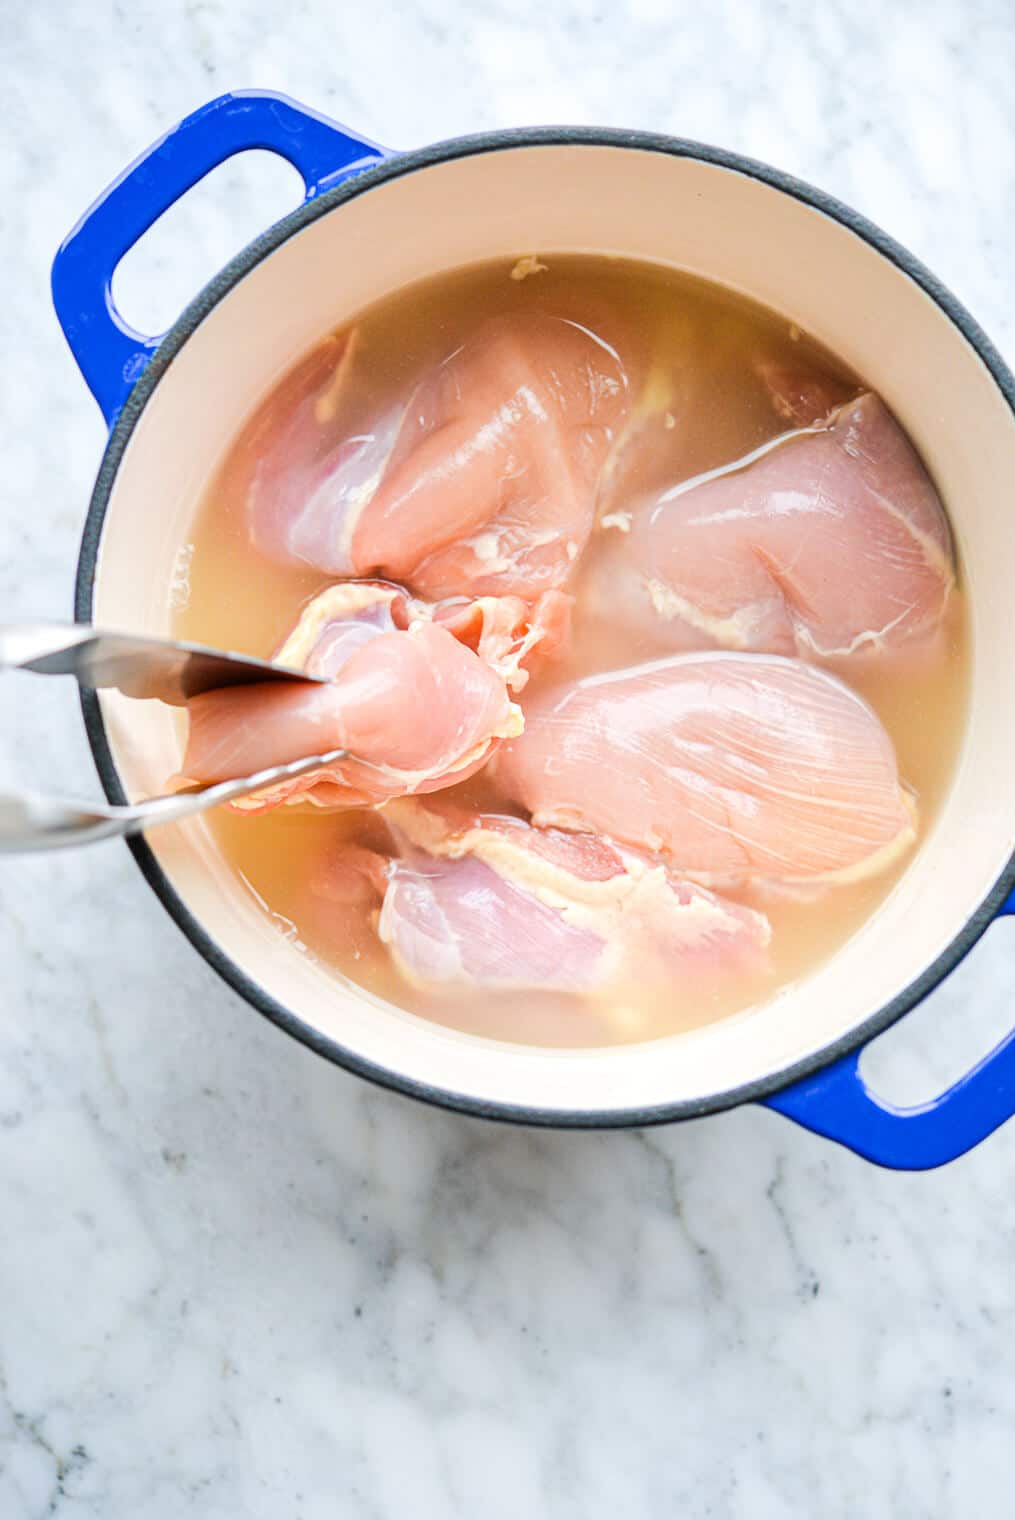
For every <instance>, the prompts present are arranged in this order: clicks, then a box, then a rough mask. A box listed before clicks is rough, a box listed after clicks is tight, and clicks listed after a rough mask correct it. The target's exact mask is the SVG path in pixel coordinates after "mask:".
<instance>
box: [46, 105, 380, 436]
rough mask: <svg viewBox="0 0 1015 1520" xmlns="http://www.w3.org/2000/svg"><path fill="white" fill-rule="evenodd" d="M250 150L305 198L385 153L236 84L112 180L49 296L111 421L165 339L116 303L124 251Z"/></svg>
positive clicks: (71, 239) (77, 233) (67, 244)
mask: <svg viewBox="0 0 1015 1520" xmlns="http://www.w3.org/2000/svg"><path fill="white" fill-rule="evenodd" d="M248 148H263V149H267V150H268V151H269V152H271V153H278V154H279V155H280V156H281V157H282V158H285V159H288V161H289V163H291V164H292V165H293V167H294V168H295V169H296V170H298V172H299V173H300V175H301V176H302V178H303V183H304V186H305V188H306V195H307V199H308V200H309V199H311V198H313V197H314V196H315V195H319V194H320V193H321V191H322V190H327V189H330V188H331V187H332V185H337V184H339V183H341V181H342V180H343V179H346V178H348V176H349V175H351V174H356V173H357V172H358V171H359V170H360V169H366V168H368V167H369V166H370V165H371V164H374V163H376V162H377V161H378V159H380V158H383V157H385V156H386V153H385V150H384V149H383V148H380V147H378V146H377V144H376V143H372V142H368V141H367V140H366V139H365V138H362V137H357V136H355V135H354V134H353V133H351V132H347V131H346V130H345V128H344V127H340V126H339V125H338V123H337V122H333V121H328V119H327V118H326V117H324V116H319V115H317V113H316V112H314V111H307V110H305V109H304V108H303V107H302V106H298V105H297V104H296V103H295V101H292V100H288V99H286V97H285V96H283V95H273V94H269V93H267V92H265V91H262V90H237V91H236V92H235V93H234V94H231V95H220V96H219V98H218V99H217V100H213V101H211V102H210V104H208V105H206V106H202V108H201V109H200V110H199V111H195V112H194V114H193V115H192V116H188V117H187V118H186V119H185V120H184V121H182V122H181V123H180V124H179V126H178V127H174V128H173V130H172V131H171V132H167V133H166V135H165V137H162V138H160V139H159V141H158V142H156V143H153V144H152V146H151V147H150V148H149V149H148V150H147V152H145V153H142V155H141V157H140V158H138V159H136V160H135V161H134V163H132V164H131V165H130V167H129V168H128V169H125V170H124V172H123V173H122V174H121V175H120V177H119V179H117V180H114V182H113V184H111V185H110V186H109V188H108V190H106V191H104V192H103V194H102V195H100V196H99V199H98V200H97V201H96V202H95V204H94V205H93V206H92V207H90V209H89V210H88V211H86V212H85V214H84V216H83V217H82V218H81V220H80V221H79V222H78V224H77V226H76V227H75V228H74V229H73V231H72V232H71V233H70V234H69V235H68V236H67V238H66V239H65V241H64V243H63V245H62V246H61V248H60V251H59V252H58V254H57V256H56V259H55V260H54V262H53V302H54V305H55V306H56V314H57V316H58V317H59V319H60V325H61V327H62V328H63V331H64V335H65V337H66V339H67V342H68V343H69V344H70V348H71V352H72V353H73V355H74V357H75V359H76V360H77V362H78V366H79V368H80V370H81V373H82V374H83V375H84V377H85V380H86V382H87V384H88V388H89V390H90V391H91V392H92V394H93V396H94V397H95V399H96V401H97V402H98V403H99V406H100V407H101V408H102V414H103V416H104V417H105V419H106V421H107V422H108V423H109V424H110V426H112V424H113V423H114V422H115V420H116V417H117V415H118V414H119V411H120V408H121V407H122V406H123V403H124V402H125V401H126V399H127V397H128V395H129V394H130V391H131V389H132V388H133V385H134V383H135V381H136V380H137V379H138V378H139V377H140V375H141V373H142V371H143V370H144V368H145V366H146V365H147V363H148V361H149V359H150V358H151V357H152V355H153V354H154V352H155V350H156V349H157V348H158V346H159V342H160V341H161V340H160V338H159V337H149V336H147V335H146V334H144V333H139V332H136V331H135V330H134V329H133V328H132V327H130V326H129V325H128V324H127V323H126V322H125V321H124V320H123V318H122V317H121V316H120V314H119V312H118V311H117V310H116V307H115V306H114V304H113V296H112V279H113V272H114V270H115V269H116V266H117V264H118V263H119V262H120V260H121V259H122V258H123V256H124V254H125V253H126V252H127V250H128V249H129V248H131V247H133V245H134V244H135V243H136V242H137V241H138V239H139V238H141V237H143V236H144V234H145V233H146V232H147V231H148V229H149V227H151V226H153V225H154V223H155V222H157V221H158V219H159V217H160V216H161V215H162V213H163V212H164V211H168V209H169V207H170V206H171V205H173V203H174V202H175V201H178V200H179V199H180V197H181V196H182V195H185V194H186V192H187V191H188V190H189V189H191V187H192V186H193V185H196V184H197V182H198V180H201V179H203V178H204V176H205V175H206V174H208V173H210V172H211V170H212V169H215V168H217V167H218V165H219V164H222V163H224V162H225V161H226V159H227V158H232V156H233V155H234V154H235V153H243V152H245V151H246V150H247V149H248Z"/></svg>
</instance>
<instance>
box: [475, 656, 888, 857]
mask: <svg viewBox="0 0 1015 1520" xmlns="http://www.w3.org/2000/svg"><path fill="white" fill-rule="evenodd" d="M493 764H494V775H495V778H496V780H497V782H498V783H499V784H500V785H501V786H503V787H504V789H505V791H506V793H507V794H508V796H510V797H512V798H514V799H515V800H516V801H517V802H518V803H520V804H522V805H523V806H524V807H525V808H527V809H528V811H529V812H530V813H531V814H532V817H533V821H534V822H535V823H537V824H540V825H544V826H555V827H560V828H568V829H579V830H581V829H586V830H592V831H594V832H597V833H604V834H608V835H610V836H611V837H612V838H614V839H617V840H621V841H623V842H624V843H625V844H627V845H631V846H634V847H635V848H637V849H643V850H656V851H659V852H660V853H661V854H662V855H663V857H664V858H665V859H666V861H667V862H668V863H669V865H670V866H671V867H672V868H673V869H674V870H676V871H679V872H680V873H681V874H686V875H688V876H691V877H693V878H695V879H696V880H698V881H705V882H708V883H710V884H712V885H718V886H723V885H739V884H743V883H751V882H770V883H818V882H834V881H836V880H840V881H845V880H852V879H856V878H858V877H861V876H863V875H866V874H869V873H873V872H875V871H877V870H879V869H882V868H883V867H884V866H886V865H887V864H888V863H889V861H891V860H894V859H896V858H897V857H898V855H899V853H900V852H901V851H902V850H904V849H905V848H907V847H908V846H909V844H910V843H911V842H912V840H913V838H914V833H915V830H914V807H913V804H912V802H911V800H910V799H909V798H908V796H907V795H906V794H905V793H904V791H903V790H902V788H901V786H900V784H899V776H898V769H897V766H896V760H895V752H894V749H893V746H892V742H891V740H890V738H889V737H888V734H887V733H886V732H885V730H884V728H883V727H882V726H881V723H880V722H879V720H878V718H877V717H876V715H875V714H874V712H872V710H871V709H870V708H869V707H868V706H867V704H866V703H865V702H863V701H862V700H861V698H860V697H858V696H856V695H855V694H854V693H853V692H852V691H850V689H849V688H848V687H847V686H845V685H844V684H843V683H842V682H841V681H839V680H837V679H836V678H835V677H834V676H831V675H828V674H827V673H826V672H824V671H822V670H818V669H816V668H814V667H813V666H808V665H804V664H802V663H801V662H800V661H797V660H788V659H780V658H777V657H771V656H765V655H733V654H706V655H685V656H675V657H671V658H669V659H665V660H658V661H656V662H654V663H651V664H648V665H642V666H638V667H636V668H634V669H630V670H622V671H617V672H613V673H610V674H607V675H601V676H594V677H589V678H587V679H586V680H582V681H575V682H570V683H568V684H565V685H562V686H559V687H557V688H551V689H549V690H544V691H542V692H540V693H539V695H538V696H537V697H535V698H534V699H533V700H531V701H530V702H528V703H527V704H526V710H525V732H524V734H523V735H522V736H521V737H520V738H518V739H516V740H514V741H512V742H511V743H510V744H508V745H506V746H505V747H504V749H503V750H502V751H501V752H500V754H499V755H498V756H497V757H496V759H495V760H494V762H493Z"/></svg>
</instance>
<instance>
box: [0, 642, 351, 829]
mask: <svg viewBox="0 0 1015 1520" xmlns="http://www.w3.org/2000/svg"><path fill="white" fill-rule="evenodd" d="M0 670H29V671H34V672H35V673H36V674H37V675H43V676H63V675H68V676H73V677H74V678H75V680H76V681H77V683H78V685H79V686H84V687H91V688H95V689H98V690H104V689H107V688H110V687H113V688H115V689H116V690H117V691H121V692H123V693H124V695H125V696H128V697H138V698H154V699H156V700H157V701H160V702H167V703H169V704H170V705H171V706H173V707H182V706H184V705H185V704H186V703H187V702H188V701H189V700H190V699H191V697H196V696H199V695H200V694H201V693H202V692H205V691H215V690H217V689H219V688H221V687H224V686H249V685H253V684H254V683H255V682H260V681H308V682H311V683H313V684H316V685H320V684H322V679H321V677H319V676H311V675H307V674H306V672H305V671H302V670H289V669H287V668H286V667H285V666H284V665H274V664H272V663H271V662H270V661H268V660H255V659H252V658H251V657H250V656H249V655H243V654H231V653H226V652H224V651H223V650H219V649H209V648H207V647H206V646H205V645H203V644H186V643H177V642H174V641H172V640H170V639H147V638H136V637H135V636H134V635H133V634H128V633H105V632H102V631H100V630H99V629H97V628H92V627H91V626H90V625H89V624H87V623H16V624H6V625H0ZM345 758H346V751H345V750H341V749H337V750H331V751H329V752H328V753H327V754H323V755H310V756H308V757H307V758H306V759H303V760H294V761H293V762H291V763H290V764H289V765H273V766H272V767H271V768H270V769H269V770H263V771H258V772H256V774H254V775H252V776H242V777H239V778H237V779H235V780H231V781H217V782H214V783H212V784H211V785H209V786H188V787H184V788H183V789H182V790H180V791H178V792H172V793H170V794H169V795H167V796H164V797H148V798H146V799H145V800H144V801H143V802H135V803H129V804H126V805H123V806H117V805H116V804H115V803H105V802H78V801H75V800H73V799H70V798H61V797H49V796H45V795H43V794H41V793H37V792H30V791H24V792H21V791H19V792H6V793H2V792H0V854H11V853H15V852H20V851H35V850H54V849H62V848H65V847H67V846H71V845H79V844H92V843H94V842H96V841H98V840H100V839H114V838H117V837H119V836H120V835H125V834H139V833H141V832H142V830H144V829H149V828H152V827H153V826H154V825H156V824H160V823H175V822H177V820H179V819H181V818H190V817H193V815H194V814H195V813H203V812H204V810H205V809H206V808H211V807H216V806H218V804H219V803H222V802H233V801H235V800H236V799H237V798H239V797H247V796H249V795H250V793H251V792H259V791H260V790H261V789H262V788H263V787H270V786H275V785H277V784H278V783H279V782H281V781H290V780H292V779H293V778H295V777H296V776H305V775H306V774H307V773H308V772H310V771H315V770H319V769H320V768H321V767H322V766H326V765H333V764H335V763H336V762H337V761H339V760H344V759H345Z"/></svg>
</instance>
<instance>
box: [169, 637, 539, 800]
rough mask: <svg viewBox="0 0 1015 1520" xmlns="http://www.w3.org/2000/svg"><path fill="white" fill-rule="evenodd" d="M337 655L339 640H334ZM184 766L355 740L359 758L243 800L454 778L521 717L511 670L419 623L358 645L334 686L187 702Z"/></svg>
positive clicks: (408, 786) (420, 787) (238, 767)
mask: <svg viewBox="0 0 1015 1520" xmlns="http://www.w3.org/2000/svg"><path fill="white" fill-rule="evenodd" d="M332 651H333V655H334V657H335V658H337V655H336V654H335V646H334V644H333V646H332ZM188 715H189V718H190V733H189V737H188V740H187V749H186V754H185V756H184V763H183V771H184V774H185V775H186V776H187V777H188V778H189V779H190V780H192V781H205V782H210V781H221V780H225V779H227V778H228V777H231V776H244V775H249V774H250V773H252V772H254V771H257V770H260V769H262V768H263V767H265V766H270V765H282V764H284V763H286V762H287V761H290V760H298V759H300V758H301V757H302V756H306V755H315V754H323V753H326V752H328V751H330V750H333V749H346V750H348V751H349V752H350V754H351V755H354V756H356V757H357V758H356V759H355V760H353V759H350V760H346V761H343V762H342V763H341V764H340V765H338V766H336V767H335V768H334V770H329V771H321V772H315V773H314V774H313V775H310V776H304V777H300V778H298V779H297V780H295V781H289V782H286V783H284V784H283V785H282V786H279V787H275V788H273V789H272V790H271V791H269V792H260V793H257V794H255V795H254V796H252V797H249V798H246V799H244V801H242V802H239V803H235V804H233V806H234V807H237V808H239V809H241V810H243V811H246V812H264V811H265V810H266V809H268V808H272V807H277V806H278V805H279V804H280V803H282V802H288V801H301V802H302V801H309V802H315V803H317V804H319V805H321V806H326V807H355V806H363V805H365V804H366V805H369V804H374V803H377V802H382V801H384V800H385V799H386V798H388V797H393V796H400V795H404V794H407V793H410V792H426V791H431V790H434V789H435V788H437V787H441V786H450V785H451V783H452V782H453V781H461V780H463V779H464V778H465V777H466V776H470V775H472V774H473V772H474V771H476V770H478V769H479V767H480V766H481V765H483V764H484V763H485V762H486V760H487V759H488V758H489V756H490V754H491V753H492V751H493V749H494V748H495V747H496V744H497V742H498V741H499V740H500V739H502V738H505V737H507V736H510V735H512V734H517V733H518V732H520V730H521V726H522V720H521V713H520V711H519V709H518V708H517V707H516V706H515V704H514V703H513V702H511V701H510V699H509V697H508V692H507V687H506V685H505V683H504V679H503V677H502V676H500V675H498V674H497V672H496V671H494V670H492V669H491V667H490V666H489V665H487V664H485V663H484V661H483V660H481V659H480V658H479V656H478V655H477V654H475V653H474V652H473V651H472V650H471V649H469V648H468V646H467V645H465V644H463V643H461V642H460V641H459V640H458V639H456V638H455V637H454V635H453V634H452V633H450V632H449V631H448V630H447V629H446V628H440V627H437V626H435V625H434V624H432V623H426V622H417V623H413V624H412V625H411V626H410V627H409V628H408V629H407V630H405V631H382V632H379V633H377V634H376V636H374V637H372V638H370V639H369V640H368V641H367V642H365V643H362V644H361V645H360V646H359V647H357V648H353V649H352V651H351V652H349V653H347V654H346V657H345V658H344V659H342V661H341V665H340V668H339V669H338V671H337V674H335V676H334V678H333V679H332V680H331V681H330V682H329V683H328V684H327V685H324V686H308V685H306V684H305V683H303V682H297V681H294V682H293V683H292V685H289V684H288V683H285V682H281V681H275V682H268V683H266V684H264V685H255V686H242V687H230V688H228V689H226V690H223V691H212V692H206V693H205V694H204V695H203V696H200V697H196V698H194V699H193V700H192V701H191V702H190V703H189V704H188Z"/></svg>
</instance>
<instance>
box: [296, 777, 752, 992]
mask: <svg viewBox="0 0 1015 1520" xmlns="http://www.w3.org/2000/svg"><path fill="white" fill-rule="evenodd" d="M384 817H385V819H386V821H387V823H388V825H389V827H390V828H391V829H392V830H393V833H394V837H395V840H396V841H397V846H398V852H399V853H398V858H396V859H393V860H391V862H390V863H389V864H388V866H387V882H386V886H385V887H384V889H383V906H382V908H381V913H380V918H379V922H378V933H379V935H380V938H381V939H382V941H383V942H384V943H385V944H386V945H388V946H389V948H390V950H391V952H392V955H393V956H394V959H395V961H396V963H397V964H398V965H399V967H400V968H401V970H402V971H403V972H404V973H405V974H406V975H407V976H408V977H410V978H411V979H412V980H413V981H415V982H417V983H422V984H426V985H446V984H458V985H463V984H464V985H475V986H481V987H485V988H489V989H495V988H496V989H501V990H504V989H511V988H517V989H523V988H524V989H530V990H543V991H556V992H566V993H581V994H587V995H588V994H603V993H606V992H608V991H611V990H613V991H614V992H616V991H622V990H623V989H624V988H625V986H630V984H631V983H632V981H633V980H635V979H637V980H638V981H639V982H640V984H642V985H645V984H648V983H651V982H653V981H665V982H667V983H668V982H669V981H670V980H671V979H674V978H676V979H678V989H677V990H679V979H683V980H684V981H685V983H686V980H687V979H688V978H691V977H693V976H695V975H699V974H702V973H707V975H708V977H709V978H710V983H714V980H715V978H716V977H718V976H721V975H724V974H728V973H733V972H744V971H747V970H753V971H757V970H758V969H760V968H761V967H763V965H764V961H765V955H764V952H765V947H766V946H767V944H768V940H769V935H770V931H769V925H768V921H767V919H765V918H764V916H763V915H762V914H760V913H757V912H753V911H752V910H750V909H747V908H742V907H740V906H739V905H737V904H735V903H731V902H726V901H724V900H723V899H722V898H719V897H717V896H715V894H714V893H712V892H709V891H707V890H706V889H705V888H704V887H701V886H696V885H695V884H693V883H691V882H688V881H681V880H680V879H678V878H676V877H674V876H673V875H672V874H671V873H670V872H668V871H667V869H666V868H665V867H664V866H662V865H660V864H659V863H658V862H657V861H655V862H654V861H650V860H647V859H646V858H645V857H643V856H641V855H638V854H636V853H635V852H633V851H629V850H624V849H621V848H620V847H618V846H616V845H614V844H613V843H611V842H610V841H609V840H607V839H605V838H601V837H598V836H595V835H590V834H566V833H562V832H561V831H559V830H555V829H546V830H542V829H536V828H532V827H531V826H530V825H528V824H526V823H524V822H523V821H522V820H521V819H517V818H511V817H501V816H496V815H489V814H487V815H483V814H478V813H475V812H473V811H471V810H468V809H465V808H463V807H462V806H460V805H458V804H456V803H454V802H452V801H449V800H446V799H444V798H434V799H432V800H428V801H427V802H425V803H424V802H422V801H417V800H416V799H411V800H410V799H406V800H404V801H402V802H396V803H392V804H391V806H390V807H389V808H386V809H385V813H384ZM380 858H381V857H380V856H376V855H375V856H374V857H373V860H372V861H371V859H370V856H369V852H365V851H360V852H358V854H357V856H356V857H354V858H353V859H350V858H349V856H348V852H346V851H342V852H339V853H338V854H337V855H336V858H335V861H334V862H333V865H332V867H331V868H330V869H331V872H332V873H334V875H335V880H336V886H335V887H334V888H333V887H332V885H331V883H330V882H328V883H327V884H326V886H325V890H326V891H327V893H328V895H330V896H334V897H337V898H338V899H339V900H343V901H347V900H349V896H350V891H351V890H356V891H358V892H360V893H362V892H363V891H367V890H369V889H370V888H371V887H372V888H374V889H375V890H376V888H377V882H378V877H377V862H378V861H379V860H380ZM351 881H355V882H356V883H357V884H358V885H357V886H356V887H355V888H353V889H351V886H350V883H351Z"/></svg>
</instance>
